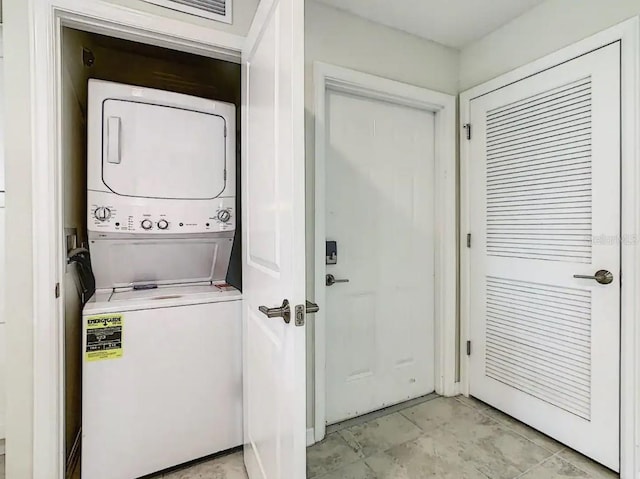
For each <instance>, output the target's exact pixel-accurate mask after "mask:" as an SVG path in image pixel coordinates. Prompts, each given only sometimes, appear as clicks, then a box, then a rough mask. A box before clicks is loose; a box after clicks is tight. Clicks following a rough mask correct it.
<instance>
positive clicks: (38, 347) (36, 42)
mask: <svg viewBox="0 0 640 479" xmlns="http://www.w3.org/2000/svg"><path fill="white" fill-rule="evenodd" d="M31 12H32V13H31V16H30V18H29V24H30V31H31V35H32V37H31V39H32V41H31V42H30V47H29V48H30V65H31V69H32V78H33V82H32V85H31V93H30V94H31V98H32V110H33V111H32V118H33V131H34V132H38V134H33V135H32V136H31V145H32V149H33V160H32V163H33V168H32V184H33V204H32V218H33V223H32V224H33V259H34V268H33V311H34V316H33V317H34V325H33V328H34V331H33V334H34V338H33V344H34V351H33V387H34V394H33V450H32V451H30V452H29V454H32V456H31V460H32V465H33V478H34V479H48V478H56V479H62V478H64V477H65V475H64V472H65V471H64V468H65V463H66V458H65V457H64V456H65V448H64V304H63V301H59V300H58V298H56V295H55V294H54V288H55V285H56V284H58V285H59V287H60V288H61V289H62V288H64V281H63V274H64V270H65V258H64V255H63V254H62V251H63V249H62V245H63V237H64V236H63V235H64V230H63V226H64V225H63V208H62V199H61V191H62V168H63V159H62V154H61V132H60V128H59V126H60V118H61V102H60V99H61V94H62V92H61V82H60V79H61V72H62V56H61V43H62V37H61V35H62V28H63V27H72V28H77V29H80V30H85V31H89V32H94V33H100V34H106V35H111V36H115V37H119V38H123V39H127V40H133V41H139V42H142V43H148V44H152V45H156V46H161V47H165V48H171V49H174V50H179V51H183V52H187V53H195V54H198V55H203V56H208V57H211V58H217V59H221V60H226V61H230V62H234V63H240V62H241V52H242V47H243V45H244V42H245V38H244V37H242V36H238V35H234V34H230V33H226V32H223V31H219V30H215V29H213V28H207V27H205V26H200V25H195V24H192V23H190V22H187V21H184V20H181V19H176V18H168V17H165V16H162V15H159V14H156V13H149V12H143V11H140V10H135V9H132V8H130V7H124V6H120V5H116V4H113V3H110V2H107V1H104V0H37V1H32V2H31ZM52 79H53V81H52ZM59 297H60V298H64V297H65V295H64V291H59ZM9 395H10V396H11V391H9ZM11 400H12V401H15V402H19V401H23V400H24V398H20V397H12V399H11ZM9 440H10V439H9ZM24 453H26V451H24Z"/></svg>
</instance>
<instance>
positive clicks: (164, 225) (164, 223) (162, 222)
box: [158, 220, 169, 230]
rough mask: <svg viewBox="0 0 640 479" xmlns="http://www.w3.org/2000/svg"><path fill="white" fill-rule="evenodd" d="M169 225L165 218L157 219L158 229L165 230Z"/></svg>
mask: <svg viewBox="0 0 640 479" xmlns="http://www.w3.org/2000/svg"><path fill="white" fill-rule="evenodd" d="M168 227H169V222H168V221H167V220H160V221H158V229H161V230H166V229H167V228H168Z"/></svg>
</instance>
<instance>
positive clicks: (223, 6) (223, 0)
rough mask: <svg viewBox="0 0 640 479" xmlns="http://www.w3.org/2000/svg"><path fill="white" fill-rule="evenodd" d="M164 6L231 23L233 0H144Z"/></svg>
mask: <svg viewBox="0 0 640 479" xmlns="http://www.w3.org/2000/svg"><path fill="white" fill-rule="evenodd" d="M144 1H146V2H147V3H153V4H155V5H160V6H162V7H166V8H170V9H172V10H178V11H181V12H184V13H188V14H191V15H196V16H200V17H205V18H211V19H213V20H218V21H222V22H225V23H231V2H232V0H144Z"/></svg>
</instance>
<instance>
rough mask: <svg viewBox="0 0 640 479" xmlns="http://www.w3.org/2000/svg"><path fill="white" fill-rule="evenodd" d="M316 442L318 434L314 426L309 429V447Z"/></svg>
mask: <svg viewBox="0 0 640 479" xmlns="http://www.w3.org/2000/svg"><path fill="white" fill-rule="evenodd" d="M315 443H316V434H315V431H314V429H313V428H312V427H310V428H309V429H307V447H309V446H313V445H314V444H315Z"/></svg>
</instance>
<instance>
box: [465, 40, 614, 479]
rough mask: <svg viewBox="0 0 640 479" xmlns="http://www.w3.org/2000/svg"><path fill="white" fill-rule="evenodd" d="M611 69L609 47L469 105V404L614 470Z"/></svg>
mask: <svg viewBox="0 0 640 479" xmlns="http://www.w3.org/2000/svg"><path fill="white" fill-rule="evenodd" d="M619 65H620V47H619V44H617V43H616V44H612V45H610V46H607V47H604V48H601V49H599V50H597V51H595V52H592V53H589V54H587V55H584V56H582V57H579V58H576V59H574V60H572V61H570V62H567V63H564V64H562V65H559V66H556V67H554V68H551V69H549V70H546V71H544V72H541V73H539V74H537V75H533V76H531V77H528V78H526V79H524V80H521V81H519V82H516V83H512V84H510V85H507V86H505V87H503V88H500V89H498V90H495V91H493V92H491V93H489V94H486V95H483V96H480V97H478V98H475V99H473V100H472V101H471V106H470V112H471V125H472V132H473V136H472V139H471V140H470V157H469V175H468V177H469V183H468V185H467V186H468V188H469V199H470V201H469V208H470V219H471V233H472V238H473V243H472V247H471V251H470V260H471V261H470V263H471V282H470V300H471V307H470V311H471V316H470V326H471V338H470V339H471V341H472V353H471V357H470V392H471V394H472V395H473V396H475V397H477V398H479V399H481V400H483V401H485V402H487V403H489V404H491V405H493V406H495V407H496V408H498V409H500V410H502V411H504V412H506V413H507V414H509V415H512V416H514V417H516V418H517V419H519V420H521V421H522V422H525V423H527V424H529V425H531V426H532V427H534V428H536V429H538V430H540V431H542V432H544V433H546V434H548V435H549V436H552V437H554V438H555V439H557V440H559V441H560V442H562V443H564V444H566V445H567V446H570V447H572V448H574V449H577V450H578V451H580V452H582V453H584V454H586V455H587V456H589V457H591V458H593V459H595V460H597V461H599V462H601V463H603V464H605V465H606V466H608V467H610V468H612V469H615V470H618V468H619V427H620V426H619V424H620V421H619V406H618V404H619V377H620V370H619V361H620V238H619V234H620V67H619ZM599 270H607V271H609V272H611V273H612V275H613V281H612V282H610V283H609V284H601V283H600V282H598V281H596V280H595V279H589V278H576V277H574V275H583V276H590V275H595V274H596V272H597V271H599Z"/></svg>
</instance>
